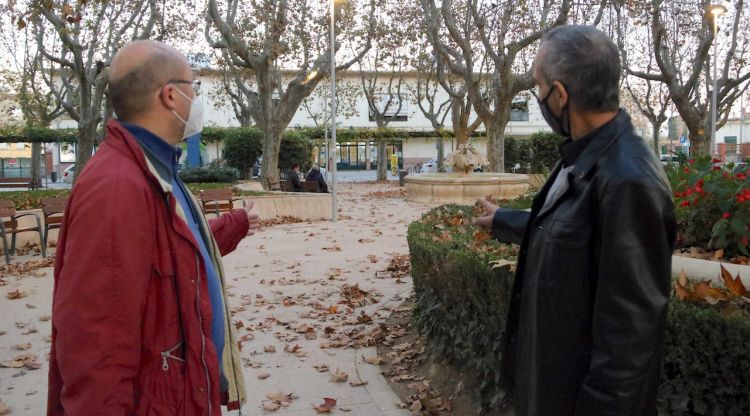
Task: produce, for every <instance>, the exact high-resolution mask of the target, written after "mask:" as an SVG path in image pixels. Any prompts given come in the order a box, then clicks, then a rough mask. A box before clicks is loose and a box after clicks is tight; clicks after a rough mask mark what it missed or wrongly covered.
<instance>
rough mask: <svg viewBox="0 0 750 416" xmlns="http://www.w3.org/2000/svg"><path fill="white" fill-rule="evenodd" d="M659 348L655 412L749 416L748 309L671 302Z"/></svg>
mask: <svg viewBox="0 0 750 416" xmlns="http://www.w3.org/2000/svg"><path fill="white" fill-rule="evenodd" d="M664 347H665V356H664V363H663V366H662V368H663V370H662V384H661V387H660V388H659V414H661V415H675V416H681V415H727V416H739V415H749V414H750V359H748V352H749V351H750V313H748V312H747V311H743V310H739V309H733V308H731V307H729V306H726V305H722V306H716V307H711V306H704V305H695V304H691V303H688V302H683V301H678V300H673V301H672V304H671V305H670V310H669V318H668V324H667V333H666V339H665V341H664Z"/></svg>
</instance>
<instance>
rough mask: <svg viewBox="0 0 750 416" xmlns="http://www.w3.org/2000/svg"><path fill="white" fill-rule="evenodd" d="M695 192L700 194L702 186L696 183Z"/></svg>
mask: <svg viewBox="0 0 750 416" xmlns="http://www.w3.org/2000/svg"><path fill="white" fill-rule="evenodd" d="M695 193H697V194H702V193H703V188H701V187H700V186H697V185H696V187H695Z"/></svg>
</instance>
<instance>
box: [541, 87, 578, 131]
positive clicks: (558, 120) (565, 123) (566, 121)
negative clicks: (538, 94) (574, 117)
mask: <svg viewBox="0 0 750 416" xmlns="http://www.w3.org/2000/svg"><path fill="white" fill-rule="evenodd" d="M554 89H555V87H554V86H552V87H550V89H549V92H548V93H547V95H546V96H545V97H544V99H542V100H540V99H539V98H537V100H536V101H537V103H539V109H540V110H542V117H544V120H545V121H546V122H547V124H549V126H550V127H551V128H552V131H554V132H555V133H557V134H559V135H561V136H563V137H570V116H569V115H568V103H565V106H564V107H563V109H562V113H560V117H557V116H555V115H554V114H552V111H551V110H550V109H549V106H548V105H547V100H549V97H550V95H552V91H554Z"/></svg>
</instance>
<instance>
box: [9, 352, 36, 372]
mask: <svg viewBox="0 0 750 416" xmlns="http://www.w3.org/2000/svg"><path fill="white" fill-rule="evenodd" d="M0 367H5V368H21V367H25V368H26V369H28V370H38V369H39V368H41V367H42V364H41V363H39V362H38V361H37V355H36V354H35V353H33V352H27V353H24V354H21V355H17V356H16V357H14V358H13V359H12V360H7V361H2V362H0Z"/></svg>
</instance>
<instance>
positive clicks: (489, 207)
mask: <svg viewBox="0 0 750 416" xmlns="http://www.w3.org/2000/svg"><path fill="white" fill-rule="evenodd" d="M479 205H481V206H482V208H483V209H484V214H483V215H482V216H481V217H477V218H474V221H472V223H473V224H474V225H478V226H480V227H484V228H492V219H493V218H495V212H496V211H497V210H498V209H499V207H498V206H497V205H495V204H493V203H492V202H490V201H488V200H486V199H480V200H479Z"/></svg>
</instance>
